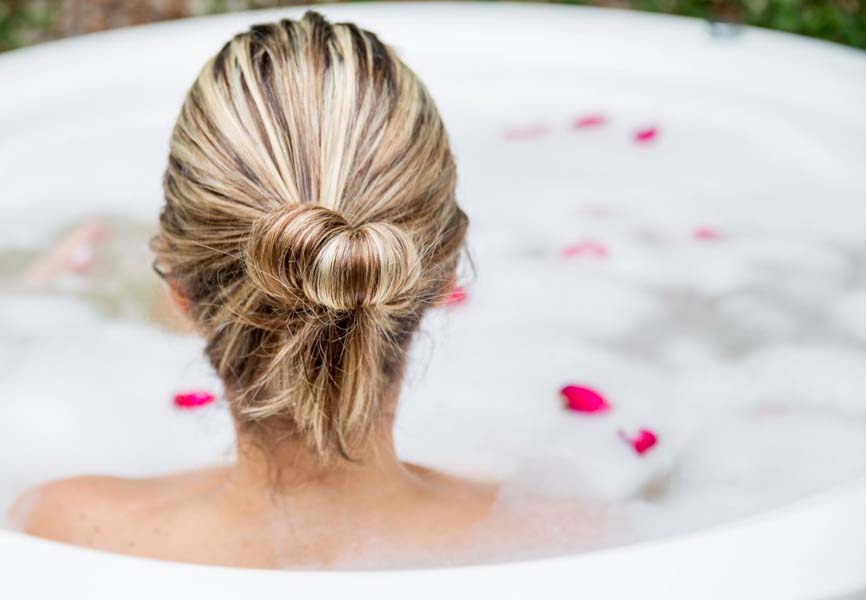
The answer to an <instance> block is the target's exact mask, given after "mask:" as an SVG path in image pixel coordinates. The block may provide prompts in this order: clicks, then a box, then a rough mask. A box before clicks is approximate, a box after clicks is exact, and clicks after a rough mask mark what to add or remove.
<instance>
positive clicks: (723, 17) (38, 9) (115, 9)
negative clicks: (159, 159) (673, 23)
mask: <svg viewBox="0 0 866 600" xmlns="http://www.w3.org/2000/svg"><path fill="white" fill-rule="evenodd" d="M492 1H496V0H492ZM553 1H554V2H559V3H562V4H581V5H591V6H610V7H616V8H632V9H637V10H646V11H652V12H658V13H669V14H676V15H686V16H691V17H698V18H701V19H707V20H711V21H722V22H727V23H742V24H747V25H755V26H758V27H766V28H770V29H778V30H781V31H787V32H790V33H798V34H801V35H807V36H811V37H816V38H821V39H824V40H829V41H833V42H838V43H840V44H846V45H849V46H854V47H857V48H866V7H864V5H866V2H864V0H703V1H701V0H553ZM309 3H310V2H309V1H308V2H298V1H292V0H289V1H286V0H0V50H8V49H11V48H17V47H19V46H24V45H27V44H32V43H36V42H39V41H43V40H48V39H54V38H59V37H66V36H69V35H78V34H81V33H88V32H91V31H101V30H103V29H111V28H114V27H122V26H126V25H135V24H139V23H150V22H154V21H163V20H166V19H177V18H182V17H188V16H195V15H202V14H211V13H219V12H227V11H234V10H244V9H254V8H271V7H276V6H291V5H297V4H309ZM313 3H315V2H313Z"/></svg>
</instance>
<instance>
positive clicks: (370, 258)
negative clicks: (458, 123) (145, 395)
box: [158, 12, 468, 459]
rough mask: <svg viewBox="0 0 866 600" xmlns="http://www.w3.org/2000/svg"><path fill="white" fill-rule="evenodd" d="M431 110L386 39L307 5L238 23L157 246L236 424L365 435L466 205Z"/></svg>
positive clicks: (315, 439) (186, 110)
mask: <svg viewBox="0 0 866 600" xmlns="http://www.w3.org/2000/svg"><path fill="white" fill-rule="evenodd" d="M455 186H456V169H455V165H454V159H453V156H452V154H451V150H450V147H449V144H448V139H447V135H446V132H445V129H444V126H443V124H442V120H441V118H440V116H439V113H438V111H437V109H436V106H435V104H434V103H433V100H432V98H431V97H430V95H429V93H428V92H427V90H426V89H425V88H424V86H423V84H422V83H421V82H420V81H419V80H418V78H417V77H416V76H415V74H414V73H413V72H412V71H411V70H410V69H409V68H408V67H406V65H404V64H403V63H402V62H401V61H400V60H399V59H398V58H397V57H396V55H395V54H394V52H393V50H391V49H390V48H389V47H387V46H385V45H384V44H382V42H380V41H379V39H378V38H377V37H376V36H375V35H374V34H372V33H370V32H368V31H365V30H362V29H359V28H358V27H357V26H355V25H353V24H351V23H337V24H331V23H329V22H327V21H326V20H325V19H324V18H323V17H322V16H321V15H319V14H317V13H315V12H308V13H306V14H305V15H304V17H303V18H302V19H301V20H299V21H291V20H283V21H280V22H279V23H273V24H266V25H256V26H254V27H252V28H251V29H250V30H249V31H248V32H245V33H242V34H239V35H237V36H235V37H234V38H233V39H232V40H231V41H229V42H228V43H227V44H226V45H225V46H224V47H223V48H222V50H221V51H220V52H219V53H218V54H217V55H216V56H215V57H213V58H212V59H211V60H210V61H209V62H208V63H207V64H206V65H205V67H204V69H203V70H202V71H201V73H200V74H199V76H198V78H197V79H196V81H195V83H194V84H193V86H192V88H191V89H190V91H189V93H188V94H187V97H186V100H185V102H184V104H183V107H182V109H181V112H180V116H179V117H178V120H177V123H176V125H175V128H174V131H173V133H172V137H171V144H170V153H169V160H168V167H167V169H166V172H165V177H164V190H165V206H164V208H163V210H162V213H161V216H160V225H161V234H160V236H159V237H158V241H159V261H160V264H161V265H162V267H163V268H164V269H165V270H166V275H167V276H168V277H169V278H170V279H171V280H172V282H173V284H174V285H175V286H176V287H177V289H178V290H179V291H180V292H181V293H182V294H183V296H184V297H185V298H186V299H187V301H188V302H189V304H190V312H191V314H192V317H193V319H194V320H195V322H196V324H197V326H198V328H199V330H200V331H201V332H202V334H203V335H204V336H205V338H206V341H207V346H206V354H207V356H208V358H209V360H210V362H211V363H212V365H213V366H214V368H215V369H216V371H217V373H218V374H219V376H220V377H221V378H222V379H223V381H224V382H225V384H226V387H227V390H228V392H229V393H228V396H229V402H230V404H231V407H232V411H233V413H234V414H235V416H236V418H237V419H238V421H239V422H240V423H265V422H266V421H267V422H276V423H279V424H280V427H282V428H283V429H285V427H283V424H286V426H287V427H289V429H290V433H291V434H292V435H295V434H296V435H299V436H302V437H303V439H305V440H306V441H307V442H308V443H309V445H310V446H311V447H312V448H313V449H314V450H315V451H316V452H317V453H318V455H319V456H320V457H321V458H322V459H328V458H330V457H332V456H336V455H341V456H343V457H346V458H349V457H350V456H351V453H352V450H353V449H354V448H356V447H358V446H359V445H361V444H363V442H364V441H365V440H366V439H367V437H368V434H369V432H370V430H371V428H372V426H373V424H374V422H375V421H376V419H377V418H378V417H379V416H380V415H381V414H382V413H383V408H384V407H383V396H384V394H385V391H386V389H387V387H388V386H389V385H390V384H391V383H394V381H395V380H396V379H397V378H399V376H400V373H401V372H402V368H403V364H404V362H405V354H406V351H407V346H408V343H409V340H410V338H411V336H412V334H413V332H414V331H415V330H416V329H417V327H418V324H419V322H420V320H421V316H422V314H423V312H424V310H425V309H426V308H427V307H428V306H430V305H431V304H432V303H433V302H435V301H436V299H437V298H439V297H440V296H441V294H442V293H443V291H445V289H444V288H445V287H447V285H448V284H449V282H451V281H452V280H453V277H454V272H455V269H456V266H457V262H458V258H459V254H460V251H461V249H462V247H463V240H464V237H465V232H466V227H467V224H468V221H467V218H466V215H465V214H464V213H463V211H462V210H461V209H460V207H459V206H458V205H457V202H456V200H455Z"/></svg>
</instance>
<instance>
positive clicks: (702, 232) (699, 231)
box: [692, 227, 722, 241]
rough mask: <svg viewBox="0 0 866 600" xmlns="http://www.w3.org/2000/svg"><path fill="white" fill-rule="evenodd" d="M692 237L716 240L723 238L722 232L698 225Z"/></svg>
mask: <svg viewBox="0 0 866 600" xmlns="http://www.w3.org/2000/svg"><path fill="white" fill-rule="evenodd" d="M692 237H694V238H695V239H696V240H706V241H716V240H720V239H722V234H721V233H720V232H719V230H718V229H713V228H712V227H696V228H695V229H694V231H692Z"/></svg>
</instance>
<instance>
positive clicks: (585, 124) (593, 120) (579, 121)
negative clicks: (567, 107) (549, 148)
mask: <svg viewBox="0 0 866 600" xmlns="http://www.w3.org/2000/svg"><path fill="white" fill-rule="evenodd" d="M605 123H607V117H605V116H604V115H602V114H592V115H583V116H580V117H575V118H574V120H573V121H572V122H571V128H572V129H588V128H590V127H600V126H601V125H604V124H605Z"/></svg>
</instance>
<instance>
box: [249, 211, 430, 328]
mask: <svg viewBox="0 0 866 600" xmlns="http://www.w3.org/2000/svg"><path fill="white" fill-rule="evenodd" d="M246 258H247V260H246V263H247V272H248V275H249V277H250V279H251V280H252V282H253V284H254V285H255V286H256V287H258V288H259V289H260V290H261V291H262V292H263V293H265V294H266V295H268V296H271V297H274V298H280V299H281V300H284V301H287V302H288V303H289V304H302V305H304V304H305V305H310V304H312V305H316V306H323V307H326V308H328V309H331V310H335V311H349V310H356V309H358V308H366V307H373V306H384V305H389V304H394V303H398V302H400V301H401V299H402V298H404V297H405V296H406V295H407V293H408V292H410V291H411V290H413V289H414V287H415V285H416V283H417V282H418V279H419V277H420V275H421V266H420V261H419V256H418V253H417V251H416V249H415V245H414V243H413V241H412V239H411V237H409V235H408V234H407V233H406V232H405V231H404V230H403V229H402V228H400V227H398V226H396V225H393V224H391V223H385V222H374V223H364V224H362V225H350V224H349V222H348V221H347V220H346V219H345V218H344V217H343V216H342V215H340V214H339V213H337V212H334V211H333V210H331V209H328V208H326V207H324V206H321V205H317V204H309V203H307V204H291V205H288V204H287V205H283V206H280V207H279V208H277V209H275V210H272V211H270V212H268V213H266V214H264V215H263V216H262V217H261V218H260V219H259V220H257V221H256V222H255V223H254V224H253V227H252V230H251V232H250V239H249V243H248V246H247V257H246Z"/></svg>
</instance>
